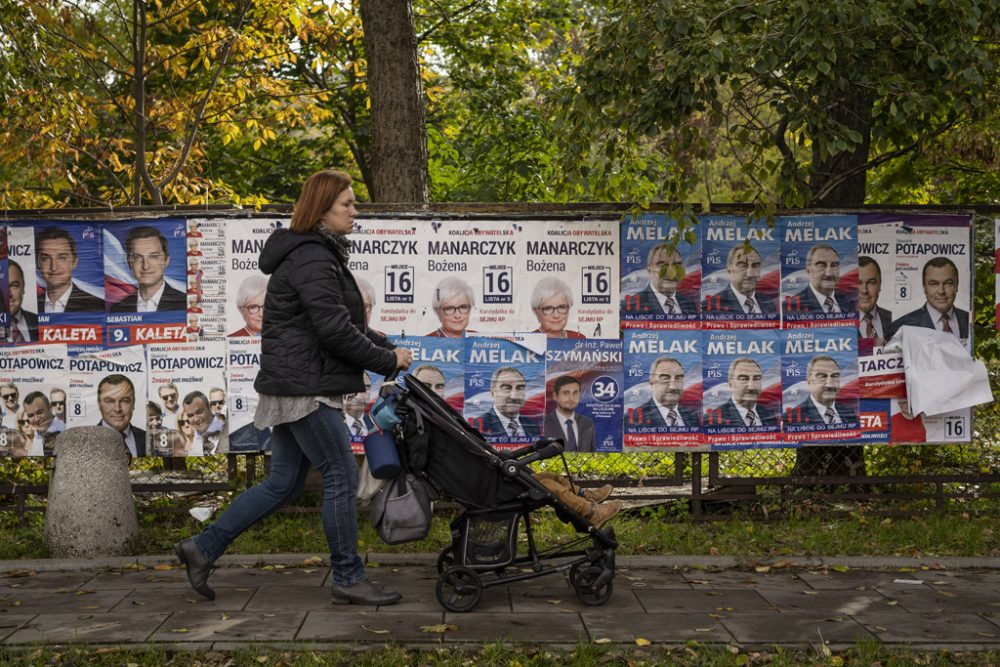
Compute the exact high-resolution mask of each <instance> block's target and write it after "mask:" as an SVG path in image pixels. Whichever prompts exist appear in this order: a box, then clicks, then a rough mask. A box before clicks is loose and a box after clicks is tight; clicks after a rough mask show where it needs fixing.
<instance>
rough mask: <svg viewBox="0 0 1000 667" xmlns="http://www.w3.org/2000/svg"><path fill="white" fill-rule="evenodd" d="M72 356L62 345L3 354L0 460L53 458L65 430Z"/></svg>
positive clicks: (0, 358) (0, 369) (16, 349)
mask: <svg viewBox="0 0 1000 667" xmlns="http://www.w3.org/2000/svg"><path fill="white" fill-rule="evenodd" d="M68 356H69V355H68V351H67V349H66V346H65V345H58V344H57V345H25V346H18V347H9V348H7V349H5V350H4V351H3V354H2V355H0V402H2V404H3V405H2V407H3V425H2V428H0V455H3V456H13V457H22V456H51V455H52V453H53V448H54V447H55V440H56V436H58V435H59V434H60V433H62V432H63V431H65V430H66V393H67V391H68V389H69V362H68Z"/></svg>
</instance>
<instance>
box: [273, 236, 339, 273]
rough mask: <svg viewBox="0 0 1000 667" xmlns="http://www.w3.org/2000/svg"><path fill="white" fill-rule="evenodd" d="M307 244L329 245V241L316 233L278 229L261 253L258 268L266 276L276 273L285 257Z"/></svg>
mask: <svg viewBox="0 0 1000 667" xmlns="http://www.w3.org/2000/svg"><path fill="white" fill-rule="evenodd" d="M307 243H319V244H320V245H327V241H326V240H325V239H324V238H323V237H322V236H320V235H319V234H316V233H310V234H298V233H296V232H293V231H292V230H290V229H277V230H275V231H274V232H273V233H272V234H271V235H270V236H269V237H267V241H266V242H265V243H264V250H263V251H262V252H261V253H260V261H259V263H258V266H260V270H261V271H263V272H264V273H265V274H266V275H271V274H272V273H274V272H275V271H276V270H277V269H278V267H279V266H280V265H281V263H282V262H283V261H285V257H287V256H288V255H289V253H291V252H292V251H293V250H295V249H296V248H298V247H299V246H302V245H305V244H307Z"/></svg>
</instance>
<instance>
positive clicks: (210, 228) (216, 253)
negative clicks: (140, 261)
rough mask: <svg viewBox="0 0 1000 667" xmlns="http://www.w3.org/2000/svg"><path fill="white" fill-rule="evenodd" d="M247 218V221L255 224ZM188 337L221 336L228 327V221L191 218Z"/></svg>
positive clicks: (192, 339)
mask: <svg viewBox="0 0 1000 667" xmlns="http://www.w3.org/2000/svg"><path fill="white" fill-rule="evenodd" d="M251 223H252V220H250V219H246V220H244V221H243V224H247V225H249V224H251ZM187 224H188V233H187V340H188V342H197V341H200V340H220V339H222V338H223V337H225V335H226V334H227V333H229V331H228V330H227V329H226V324H227V320H226V297H227V293H226V290H227V289H228V287H229V286H228V284H227V282H226V258H227V257H226V256H227V253H226V233H227V231H228V226H227V221H226V220H223V219H219V218H194V219H189V220H188V221H187Z"/></svg>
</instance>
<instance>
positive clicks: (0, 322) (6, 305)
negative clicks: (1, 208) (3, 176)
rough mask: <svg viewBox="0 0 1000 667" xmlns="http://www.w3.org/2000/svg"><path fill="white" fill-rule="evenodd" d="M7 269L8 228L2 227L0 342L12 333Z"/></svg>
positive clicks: (0, 231)
mask: <svg viewBox="0 0 1000 667" xmlns="http://www.w3.org/2000/svg"><path fill="white" fill-rule="evenodd" d="M7 272H8V267H7V227H6V225H3V226H0V294H2V295H3V308H2V309H0V340H6V339H7V335H8V332H9V331H10V283H9V276H8V273H7Z"/></svg>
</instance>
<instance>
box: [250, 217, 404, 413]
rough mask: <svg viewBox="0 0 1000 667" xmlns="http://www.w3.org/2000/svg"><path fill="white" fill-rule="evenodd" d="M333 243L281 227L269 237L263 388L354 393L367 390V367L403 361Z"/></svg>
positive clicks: (259, 384)
mask: <svg viewBox="0 0 1000 667" xmlns="http://www.w3.org/2000/svg"><path fill="white" fill-rule="evenodd" d="M333 243H334V242H333V241H332V240H331V239H328V238H325V237H324V236H323V235H321V234H318V233H312V234H298V233H295V232H292V231H290V230H286V229H279V230H278V231H276V232H274V233H273V234H271V236H270V238H268V240H267V243H265V244H264V251H263V252H262V253H261V254H260V269H261V271H263V272H264V273H266V274H271V280H270V282H269V283H268V286H267V299H266V300H265V302H264V331H263V335H262V342H261V349H262V352H263V354H262V356H261V364H260V372H259V373H257V381H256V382H254V388H256V389H257V391H258V392H259V393H261V394H272V395H277V396H332V395H337V394H351V393H356V392H359V391H364V388H365V385H364V382H363V380H362V378H361V373H362V370H372V371H375V372H376V373H381V374H383V375H388V374H389V373H391V372H392V371H393V370H394V369H395V368H396V355H395V354H394V353H393V352H392V345H391V344H390V343H389V342H388V341H387V340H386V339H385V337H384V336H382V335H381V334H379V333H377V332H375V331H372V330H369V329H368V328H367V326H366V325H365V309H364V302H363V301H362V299H361V292H360V291H359V290H358V285H357V283H356V282H355V281H354V276H352V275H351V272H350V270H349V269H348V268H347V267H346V266H345V265H344V263H343V262H342V261H341V259H340V258H339V257H338V256H337V253H336V250H335V247H334V245H333Z"/></svg>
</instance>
